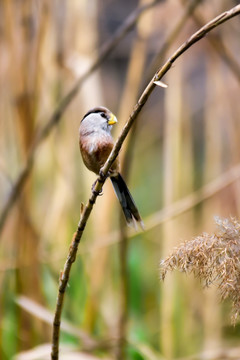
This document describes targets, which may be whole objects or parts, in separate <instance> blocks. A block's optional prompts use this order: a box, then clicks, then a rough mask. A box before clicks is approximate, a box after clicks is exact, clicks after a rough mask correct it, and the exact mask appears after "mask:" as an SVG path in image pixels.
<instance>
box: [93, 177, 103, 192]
mask: <svg viewBox="0 0 240 360" xmlns="http://www.w3.org/2000/svg"><path fill="white" fill-rule="evenodd" d="M97 181H98V179H97V180H96V181H94V183H93V185H92V193H93V194H94V195H96V196H102V195H103V193H102V189H101V190H95V186H96V183H97Z"/></svg>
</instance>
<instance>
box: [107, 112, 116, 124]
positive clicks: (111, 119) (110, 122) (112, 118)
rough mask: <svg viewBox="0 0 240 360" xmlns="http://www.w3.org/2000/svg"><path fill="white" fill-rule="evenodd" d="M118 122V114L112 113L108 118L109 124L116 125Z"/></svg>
mask: <svg viewBox="0 0 240 360" xmlns="http://www.w3.org/2000/svg"><path fill="white" fill-rule="evenodd" d="M116 122H117V118H116V116H115V115H113V114H111V116H110V118H109V120H108V125H114V124H116Z"/></svg>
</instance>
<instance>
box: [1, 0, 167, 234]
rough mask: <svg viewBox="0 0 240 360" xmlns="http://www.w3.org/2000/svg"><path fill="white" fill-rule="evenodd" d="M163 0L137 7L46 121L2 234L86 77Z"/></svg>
mask: <svg viewBox="0 0 240 360" xmlns="http://www.w3.org/2000/svg"><path fill="white" fill-rule="evenodd" d="M161 1H163V0H154V1H152V2H151V3H149V4H147V5H144V6H141V7H139V8H137V9H135V10H134V11H133V12H132V13H131V14H130V15H129V16H128V18H127V19H126V21H125V22H124V23H123V24H122V25H121V26H120V27H119V29H118V30H117V31H116V33H115V34H114V35H113V36H112V37H111V39H110V40H109V41H107V42H106V43H105V44H104V45H103V47H102V48H101V49H100V51H99V55H98V57H97V59H96V60H95V61H94V62H93V64H92V65H91V66H90V67H89V69H88V70H87V71H86V72H85V73H84V74H83V75H82V76H81V77H80V78H79V79H78V80H77V82H76V84H75V85H74V86H73V87H72V89H71V90H70V91H69V92H68V94H67V95H66V96H65V97H64V98H63V99H62V100H61V101H60V103H59V104H58V106H57V107H56V109H55V110H54V112H53V114H52V115H51V116H50V118H49V120H48V121H47V122H46V125H45V126H44V127H43V128H42V129H41V130H40V131H39V132H38V133H37V135H36V137H35V140H34V141H33V146H32V148H31V151H30V152H29V155H28V159H27V161H26V164H25V166H24V168H23V169H22V171H21V173H20V174H19V176H18V178H17V180H16V182H15V183H14V185H13V187H12V190H11V192H10V194H9V196H8V199H7V201H6V203H5V204H4V206H3V209H2V212H1V215H0V235H1V232H2V230H3V228H4V225H5V223H6V220H7V217H8V215H9V213H10V210H11V208H12V207H13V205H14V204H15V202H16V200H17V198H18V197H19V195H20V193H21V192H22V189H23V187H24V185H25V183H26V180H27V178H28V176H29V174H30V173H31V170H32V167H33V164H34V161H35V155H36V151H37V149H38V148H39V146H40V145H41V144H42V142H43V141H44V140H45V139H46V138H47V137H48V135H49V134H50V133H51V131H52V130H53V129H54V128H55V126H56V125H58V123H59V121H60V120H61V118H62V115H63V113H64V111H65V110H66V109H67V107H68V106H69V105H70V103H71V102H72V100H73V99H74V98H75V96H76V95H77V93H78V91H79V90H80V88H81V87H82V85H83V84H84V82H85V81H86V79H87V78H88V77H89V76H90V75H91V74H92V73H93V72H94V71H95V70H96V69H97V68H98V67H99V66H100V65H101V64H102V63H103V62H104V61H105V59H106V58H107V57H108V56H109V54H110V53H111V52H112V51H113V50H114V49H115V48H116V46H117V45H118V44H119V42H120V41H121V40H122V39H123V38H124V37H125V36H126V35H127V34H128V33H129V32H130V31H131V30H132V29H133V28H134V26H135V25H136V23H137V21H138V20H139V18H140V16H141V15H142V14H143V13H144V12H145V11H146V10H148V9H150V8H151V7H153V6H155V5H157V4H158V3H160V2H161Z"/></svg>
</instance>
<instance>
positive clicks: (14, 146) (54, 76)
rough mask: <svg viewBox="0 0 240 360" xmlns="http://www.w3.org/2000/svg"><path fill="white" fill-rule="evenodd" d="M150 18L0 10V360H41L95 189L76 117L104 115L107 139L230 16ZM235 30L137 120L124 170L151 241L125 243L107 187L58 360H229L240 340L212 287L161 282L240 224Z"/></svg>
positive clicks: (96, 10)
mask: <svg viewBox="0 0 240 360" xmlns="http://www.w3.org/2000/svg"><path fill="white" fill-rule="evenodd" d="M148 3H149V1H148V0H139V1H135V0H128V1H126V0H122V1H116V0H101V1H97V0H90V1H89V0H88V1H86V0H85V1H84V0H82V1H75V0H71V1H66V0H58V1H51V2H49V1H45V0H43V1H37V0H35V1H34V0H25V1H24V2H23V1H17V0H9V1H8V0H6V1H1V2H0V358H1V359H4V360H5V359H15V360H17V359H18V360H20V359H21V360H22V359H24V360H26V359H49V358H50V355H49V354H50V345H49V344H50V343H51V331H52V326H51V323H52V316H53V313H54V309H55V302H56V296H57V291H58V279H59V274H60V271H61V270H62V269H63V266H64V263H65V260H66V257H67V253H68V249H69V246H70V243H71V239H72V236H73V234H74V232H75V230H76V228H77V224H78V221H79V217H80V204H81V202H83V203H86V202H87V200H88V198H89V195H90V193H91V186H92V183H93V182H94V180H95V178H96V176H95V175H94V174H92V173H90V172H89V171H88V170H87V169H86V168H85V167H84V166H83V163H82V160H81V157H80V154H79V147H78V127H79V122H80V120H81V118H82V117H83V115H84V114H85V113H86V112H87V111H88V110H89V109H90V108H91V107H94V106H96V105H104V106H107V107H109V108H110V109H111V110H112V112H113V113H115V114H116V116H117V117H118V120H119V121H118V124H117V125H116V126H115V128H114V136H115V137H117V135H118V134H119V133H120V131H121V128H122V126H123V124H124V123H125V121H126V120H127V119H128V116H129V115H130V113H131V111H132V109H133V106H134V104H135V103H136V101H137V99H138V98H139V96H140V94H141V92H142V91H143V89H144V88H145V86H146V85H147V83H148V82H149V80H150V79H151V77H152V76H153V75H154V73H155V72H156V71H157V70H158V69H159V68H160V67H161V66H162V65H163V64H164V62H165V61H166V60H167V58H168V57H169V56H170V55H171V54H172V53H173V52H174V51H175V50H176V49H177V48H178V47H179V46H180V45H181V44H182V43H183V42H184V41H186V40H187V39H188V37H190V36H191V34H193V33H194V32H195V31H196V30H197V29H198V28H200V27H201V26H203V25H204V24H205V23H207V22H208V21H209V20H211V19H212V18H214V17H215V16H217V15H218V14H220V13H221V12H223V11H225V10H227V9H230V8H231V7H233V6H235V5H237V3H238V1H231V0H212V1H201V0H198V1H196V0H192V1H190V0H186V1H184V0H178V1H176V0H165V1H164V0H162V1H161V0H160V1H156V3H155V5H154V6H153V7H152V8H151V9H148V10H146V11H143V12H142V15H141V17H138V16H137V13H136V9H137V8H139V7H143V6H145V5H146V4H148ZM131 16H132V18H136V23H135V24H133V26H132V27H131V31H126V33H125V35H124V36H123V38H122V40H121V41H120V42H119V43H117V42H116V40H114V39H113V37H114V34H116V32H117V31H119V28H123V27H124V26H126V21H129V17H131ZM239 25H240V18H239V17H235V18H233V19H231V20H230V21H228V22H226V23H225V24H223V25H221V26H219V27H217V28H216V29H215V30H213V31H212V32H211V33H209V34H208V35H207V36H206V37H205V38H204V39H202V40H201V41H200V42H198V43H197V44H195V45H194V46H193V47H191V48H190V49H189V50H188V51H187V52H186V53H185V54H183V55H182V56H181V57H180V58H179V59H178V60H177V61H176V63H174V66H173V67H172V68H171V70H170V71H169V72H168V73H167V75H166V76H165V77H164V78H163V81H164V82H165V83H167V84H168V88H167V89H162V88H159V87H157V88H156V89H155V90H154V92H153V93H152V94H151V96H150V98H149V100H148V101H147V104H146V105H145V106H144V108H143V110H142V111H141V113H140V116H139V117H138V119H137V123H136V125H135V126H134V128H133V130H132V132H131V134H130V136H129V137H128V139H127V141H126V142H125V143H124V146H123V149H122V150H121V153H120V158H121V163H122V173H123V175H124V177H125V179H126V181H127V183H128V186H129V188H130V189H131V192H132V194H133V197H134V199H135V200H136V203H137V205H138V208H139V210H140V212H141V215H142V217H143V220H144V223H145V227H146V230H145V231H144V232H134V231H130V230H129V229H126V227H125V223H124V221H123V219H122V214H121V211H120V206H119V204H118V202H117V200H116V198H115V195H114V192H113V189H112V187H111V184H110V182H107V183H106V184H105V185H104V191H103V193H104V194H103V196H101V197H99V198H98V199H97V203H96V206H94V209H93V212H92V214H91V217H90V219H89V222H88V224H87V227H86V231H85V233H84V236H83V238H82V240H81V243H80V246H79V252H78V256H77V259H76V262H75V263H74V264H73V267H72V271H71V276H70V281H69V286H68V288H67V292H66V296H65V302H64V309H63V324H62V331H61V338H60V342H61V345H60V349H61V350H60V358H61V359H69V360H70V359H136V360H141V359H152V360H156V359H174V358H181V359H212V360H213V359H239V358H240V355H239V354H240V344H239V335H240V326H239V324H238V323H237V324H236V326H235V327H233V326H232V325H231V308H230V304H229V303H228V302H225V303H224V304H220V301H219V297H218V294H217V289H216V288H211V289H204V290H203V289H202V288H201V286H200V283H199V281H198V280H196V279H194V278H193V277H189V276H188V277H187V276H186V275H184V274H179V273H173V274H171V275H168V276H167V278H166V280H165V282H164V283H160V280H159V261H160V260H161V259H163V258H164V257H166V256H167V255H168V254H169V253H170V252H171V250H172V249H173V248H174V247H175V246H177V245H178V244H179V243H181V242H182V241H184V240H187V239H191V238H192V237H194V236H196V235H198V234H200V233H202V232H209V233H211V232H214V230H215V224H214V216H215V215H217V216H220V217H229V216H235V217H239V216H240V214H239V212H240V203H239V195H240V164H239V162H240V152H239V142H240V124H239V115H240V102H239V91H240V62H239V58H240V42H239V38H240V26H239ZM111 41H113V42H112V45H113V49H112V51H111V53H110V54H109V55H108V56H107V57H106V58H105V59H104V61H102V62H101V63H100V64H99V66H96V67H95V69H94V71H92V72H91V74H90V75H86V73H87V71H88V69H89V68H90V66H91V65H92V64H93V63H96V60H97V59H98V58H99V56H100V57H101V54H103V51H104V47H106V46H108V45H107V44H109V42H110V43H111ZM79 78H80V79H82V80H81V87H80V91H79V92H77V93H76V94H74V96H73V99H72V101H71V102H70V104H67V105H68V106H66V108H65V109H64V110H65V111H64V112H63V113H62V116H61V118H60V119H59V121H56V122H55V123H54V124H53V126H51V127H50V128H48V127H47V124H48V123H49V121H50V120H51V115H52V114H53V112H54V111H55V110H57V112H58V109H61V107H63V106H62V104H63V102H64V101H63V99H65V96H66V95H67V94H68V93H69V91H70V90H71V89H72V88H73V87H74V86H75V84H76V82H77V81H78V79H79ZM59 104H60V108H59ZM44 127H45V128H44ZM42 129H45V130H46V129H49V130H48V131H47V130H46V131H45V133H44V135H43V136H42V137H41V141H37V140H36V139H39V134H43V132H42ZM19 176H20V177H19Z"/></svg>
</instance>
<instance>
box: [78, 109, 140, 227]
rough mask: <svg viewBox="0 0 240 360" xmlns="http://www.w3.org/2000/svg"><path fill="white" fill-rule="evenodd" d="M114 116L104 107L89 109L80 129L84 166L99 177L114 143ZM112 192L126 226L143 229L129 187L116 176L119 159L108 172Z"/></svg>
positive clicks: (80, 144)
mask: <svg viewBox="0 0 240 360" xmlns="http://www.w3.org/2000/svg"><path fill="white" fill-rule="evenodd" d="M116 122H117V118H116V116H115V115H114V114H113V113H112V112H111V111H110V110H108V109H107V108H105V107H103V106H99V107H95V108H93V109H91V110H89V111H88V112H87V113H86V114H85V115H84V117H83V119H82V121H81V123H80V127H79V146H80V151H81V154H82V159H83V162H84V164H85V165H86V167H87V168H88V169H89V170H91V171H93V172H94V173H95V174H99V172H100V169H101V168H102V166H103V165H104V164H105V162H106V160H107V158H108V156H109V154H110V152H111V151H112V148H113V146H114V141H113V138H112V135H111V130H112V125H114V124H116ZM108 175H109V177H110V179H111V182H112V184H113V188H114V191H115V193H116V195H117V197H118V200H119V202H120V204H121V207H122V210H123V213H124V216H125V218H126V221H127V224H128V225H130V226H133V227H135V228H136V224H139V225H140V226H141V228H142V229H143V228H144V224H143V221H142V219H141V216H140V214H139V212H138V209H137V207H136V205H135V203H134V200H133V198H132V195H131V194H130V191H129V190H128V187H127V185H126V183H125V181H124V180H123V178H122V176H121V175H120V173H119V160H118V158H117V159H116V160H115V161H114V162H113V164H112V166H111V168H110V170H109V173H108Z"/></svg>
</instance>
